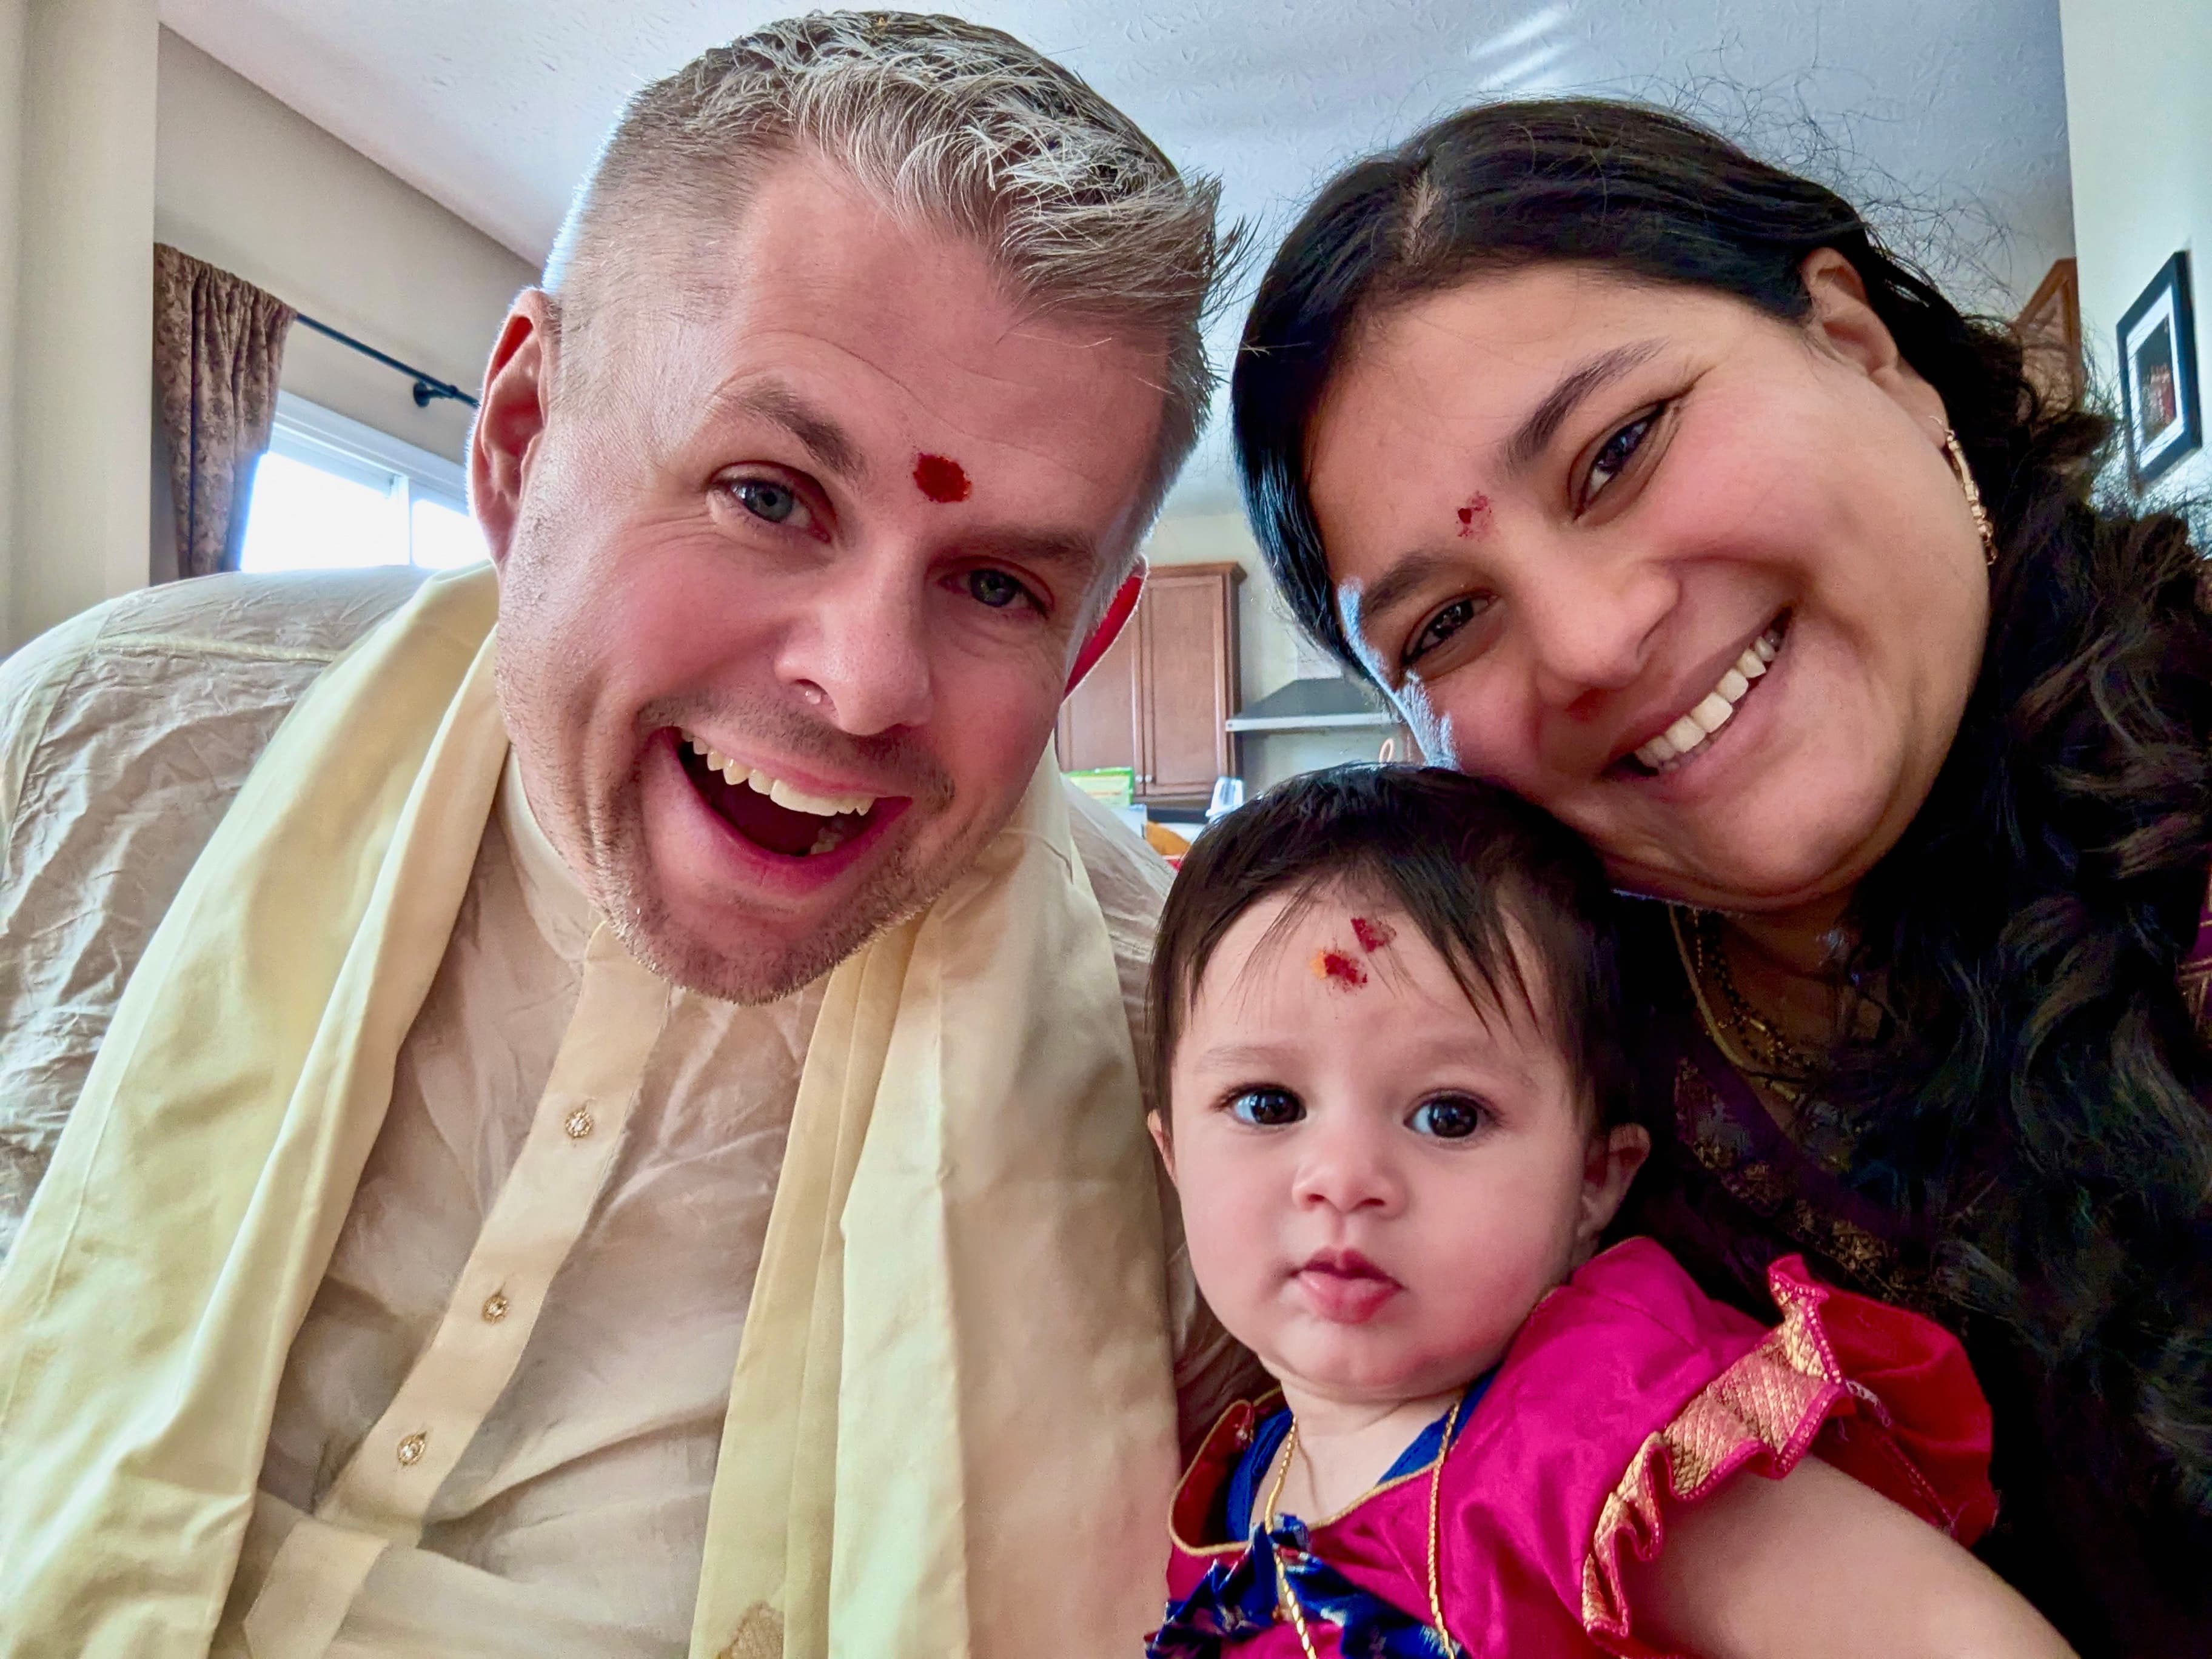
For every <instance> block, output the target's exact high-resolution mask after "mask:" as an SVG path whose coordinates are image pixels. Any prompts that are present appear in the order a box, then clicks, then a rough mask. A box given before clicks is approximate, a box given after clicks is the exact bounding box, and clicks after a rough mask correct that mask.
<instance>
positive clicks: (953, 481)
mask: <svg viewBox="0 0 2212 1659" xmlns="http://www.w3.org/2000/svg"><path fill="white" fill-rule="evenodd" d="M914 484H915V489H919V490H920V491H921V493H922V494H923V495H927V496H928V497H929V499H930V500H931V501H966V500H967V499H968V494H969V490H970V489H973V488H974V486H973V485H971V484H970V483H969V482H968V475H967V473H966V472H965V471H963V470H962V469H961V465H960V463H959V462H957V461H956V460H954V459H952V458H951V456H949V455H920V456H916V457H915V463H914Z"/></svg>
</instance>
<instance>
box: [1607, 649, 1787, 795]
mask: <svg viewBox="0 0 2212 1659" xmlns="http://www.w3.org/2000/svg"><path fill="white" fill-rule="evenodd" d="M1781 648H1782V647H1781V642H1780V641H1778V640H1777V639H1776V638H1775V637H1774V635H1773V634H1772V633H1771V632H1769V633H1765V634H1761V635H1759V637H1758V638H1757V639H1755V640H1753V641H1752V642H1751V643H1750V644H1749V645H1748V646H1747V647H1745V648H1744V653H1743V654H1742V655H1741V657H1738V658H1737V659H1735V662H1734V663H1733V664H1731V665H1729V670H1728V671H1727V672H1726V673H1724V674H1723V675H1722V676H1721V679H1720V684H1718V685H1716V686H1715V687H1714V688H1713V689H1712V690H1710V691H1708V692H1707V693H1705V697H1704V698H1703V699H1702V700H1701V701H1700V702H1699V704H1698V706H1697V707H1696V708H1692V710H1691V711H1690V712H1689V713H1688V714H1685V715H1683V716H1682V718H1681V719H1680V720H1676V721H1675V722H1674V724H1673V725H1672V726H1668V728H1667V729H1666V730H1665V731H1664V732H1661V733H1660V734H1659V735H1658V736H1657V737H1656V738H1652V739H1651V741H1650V742H1649V743H1647V744H1644V746H1643V747H1642V748H1640V749H1638V750H1637V751H1636V758H1637V759H1638V760H1640V761H1642V762H1643V763H1644V764H1645V765H1646V766H1648V767H1650V769H1652V770H1653V771H1655V772H1656V771H1657V770H1658V769H1660V768H1661V767H1662V766H1664V765H1666V764H1667V763H1668V762H1669V761H1676V760H1680V759H1681V758H1682V757H1683V756H1685V755H1686V754H1689V753H1690V752H1691V751H1692V750H1695V749H1697V748H1699V747H1700V746H1701V745H1702V744H1704V743H1705V740H1706V739H1707V738H1711V736H1712V735H1713V733H1714V732H1717V731H1719V730H1720V729H1721V727H1723V726H1726V725H1727V724H1728V723H1729V715H1731V714H1735V706H1736V704H1737V703H1739V702H1742V701H1743V694H1744V693H1745V692H1747V691H1748V690H1751V683H1752V682H1753V680H1755V679H1757V678H1759V676H1760V675H1761V674H1764V673H1765V671H1766V665H1767V664H1769V663H1771V662H1772V661H1773V660H1774V657H1775V653H1777V652H1778V651H1779V650H1780V649H1781Z"/></svg>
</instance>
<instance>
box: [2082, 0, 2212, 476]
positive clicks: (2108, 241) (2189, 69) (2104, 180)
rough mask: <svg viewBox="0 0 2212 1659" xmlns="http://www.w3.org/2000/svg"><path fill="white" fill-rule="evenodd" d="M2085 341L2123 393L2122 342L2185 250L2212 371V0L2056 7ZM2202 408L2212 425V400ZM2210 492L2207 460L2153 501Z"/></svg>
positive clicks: (2189, 466)
mask: <svg viewBox="0 0 2212 1659" xmlns="http://www.w3.org/2000/svg"><path fill="white" fill-rule="evenodd" d="M2059 23H2060V27H2061V30H2062V31H2063V40H2064V46H2065V57H2066V129H2067V136H2068V143H2069V148H2070V149H2071V152H2072V157H2073V167H2074V243H2075V258H2078V259H2079V260H2080V262H2081V335H2082V341H2083V343H2084V345H2085V346H2086V347H2087V351H2088V354H2089V358H2090V362H2091V366H2092V371H2093V373H2094V374H2096V376H2097V378H2098V380H2099V382H2100V384H2101V385H2103V386H2106V387H2108V388H2109V387H2115V386H2118V379H2117V368H2118V345H2117V343H2116V340H2115V335H2114V331H2115V330H2116V329H2117V328H2118V325H2119V320H2120V318H2121V316H2122V315H2123V314H2124V313H2125V312H2126V311H2127V308H2128V307H2130V305H2132V304H2134V303H2135V301H2136V296H2137V295H2140V294H2141V293H2142V290H2143V287H2144V285H2145V284H2146V283H2148V282H2149V281H2150V279H2151V278H2152V277H2153V276H2156V275H2157V274H2158V271H2159V268H2160V266H2161V265H2163V264H2165V263H2166V260H2167V259H2168V258H2171V257H2172V254H2173V252H2174V251H2175V250H2176V249H2179V248H2186V249H2187V250H2188V251H2189V262H2190V265H2191V287H2192V288H2193V289H2194V290H2195V292H2194V294H2193V295H2192V296H2191V297H2192V299H2193V300H2194V301H2195V306H2196V312H2197V368H2198V371H2199V373H2200V374H2202V373H2203V372H2205V371H2206V370H2208V369H2212V349H2208V348H2212V320H2209V319H2208V311H2212V0H2060V4H2059ZM2198 403H2199V405H2200V407H2201V409H2202V410H2203V412H2204V413H2205V414H2206V415H2207V416H2212V400H2208V399H2207V398H2204V397H2203V394H2202V392H2200V394H2199V397H2198ZM2207 490H2212V460H2209V459H2207V452H2205V451H2203V450H2200V451H2198V452H2197V454H2195V455H2193V456H2191V458H2190V459H2187V460H2185V461H2183V462H2182V463H2180V465H2177V466H2176V467H2175V468H2174V469H2173V470H2172V471H2170V472H2168V473H2167V474H2166V476H2165V477H2163V478H2161V479H2160V480H2159V483H2158V485H2157V493H2158V494H2160V495H2168V494H2174V495H2179V494H2185V493H2202V492H2204V491H2207Z"/></svg>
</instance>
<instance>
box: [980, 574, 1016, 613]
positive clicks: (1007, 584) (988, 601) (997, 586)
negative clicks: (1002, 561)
mask: <svg viewBox="0 0 2212 1659" xmlns="http://www.w3.org/2000/svg"><path fill="white" fill-rule="evenodd" d="M968 595H969V598H970V599H974V600H975V602H976V603H977V604H978V605H989V606H990V607H991V609H992V610H994V611H1004V610H1005V609H1006V607H1007V606H1008V605H1018V604H1020V603H1021V601H1022V600H1023V599H1024V598H1025V597H1027V590H1026V589H1025V588H1024V587H1023V586H1022V585H1021V584H1020V583H1019V582H1018V581H1016V580H1014V579H1013V578H1012V576H1009V575H1008V574H1006V572H1005V571H1003V570H971V571H969V573H968Z"/></svg>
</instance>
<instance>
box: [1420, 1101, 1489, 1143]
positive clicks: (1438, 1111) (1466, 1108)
mask: <svg viewBox="0 0 2212 1659" xmlns="http://www.w3.org/2000/svg"><path fill="white" fill-rule="evenodd" d="M1406 1122H1407V1127H1410V1128H1411V1129H1412V1130H1413V1133H1415V1134H1422V1135H1434V1136H1435V1137H1436V1138H1437V1139H1438V1140H1465V1139H1467V1138H1468V1136H1469V1135H1471V1134H1473V1133H1474V1132H1475V1131H1476V1130H1477V1129H1480V1127H1482V1103H1481V1102H1480V1101H1479V1100H1476V1099H1474V1098H1473V1097H1471V1096H1468V1095H1435V1096H1431V1097H1430V1098H1429V1099H1427V1100H1425V1101H1423V1102H1422V1103H1420V1104H1419V1105H1418V1106H1416V1107H1414V1108H1413V1115H1412V1116H1411V1117H1409V1118H1407V1120H1406Z"/></svg>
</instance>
